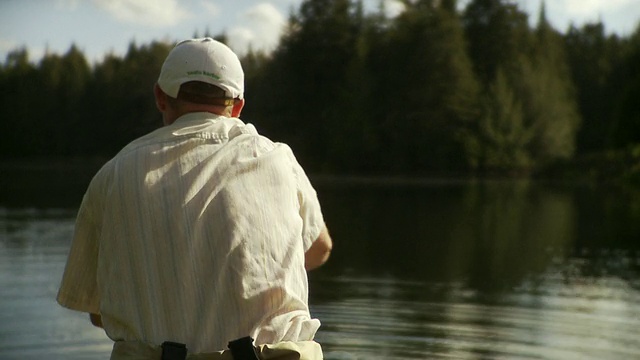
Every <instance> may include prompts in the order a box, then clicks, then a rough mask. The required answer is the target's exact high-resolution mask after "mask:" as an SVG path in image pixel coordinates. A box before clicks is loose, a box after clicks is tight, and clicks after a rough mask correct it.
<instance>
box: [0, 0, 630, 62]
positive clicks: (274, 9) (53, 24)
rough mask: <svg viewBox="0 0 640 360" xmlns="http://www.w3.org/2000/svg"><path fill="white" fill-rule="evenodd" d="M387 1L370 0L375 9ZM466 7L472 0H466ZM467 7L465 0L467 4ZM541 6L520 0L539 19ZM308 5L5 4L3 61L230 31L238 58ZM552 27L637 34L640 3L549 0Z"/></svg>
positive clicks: (189, 1) (0, 36) (271, 41)
mask: <svg viewBox="0 0 640 360" xmlns="http://www.w3.org/2000/svg"><path fill="white" fill-rule="evenodd" d="M380 1H381V0H365V1H364V2H365V6H366V7H367V8H369V9H375V8H377V7H378V4H379V2H380ZM382 1H385V3H386V9H387V10H388V12H389V13H390V15H393V14H397V13H398V12H400V11H402V5H401V4H400V3H398V2H397V1H396V0H382ZM467 1H468V0H467ZM467 1H464V0H462V1H461V5H463V4H464V3H466V2H467ZM540 1H541V0H518V1H517V2H518V4H519V5H520V7H521V8H522V9H524V10H525V11H526V12H528V13H529V14H531V16H532V17H533V18H534V19H535V18H536V14H537V12H538V9H539V6H540ZM301 2H302V0H271V1H261V0H224V1H223V0H0V61H2V62H4V60H5V59H6V55H7V53H9V52H10V51H11V50H14V49H16V48H18V47H21V46H25V47H26V48H27V49H28V50H29V54H30V58H31V59H32V61H38V60H39V59H40V58H41V57H42V55H43V54H45V52H46V51H49V52H54V53H60V54H61V53H64V52H66V51H67V50H68V49H69V47H70V46H71V44H72V43H75V44H76V45H77V46H78V47H79V48H80V49H81V50H82V51H83V52H84V53H85V55H87V57H88V59H89V61H91V62H96V61H100V60H101V59H102V57H103V56H104V54H105V53H108V52H113V53H115V54H118V55H122V54H124V53H125V52H126V49H127V47H128V45H129V43H130V42H131V41H132V40H135V41H136V42H137V43H138V44H146V43H148V42H150V41H152V40H168V41H175V40H179V39H183V38H189V37H192V36H193V35H194V33H196V32H198V33H199V34H203V33H204V32H205V31H207V30H208V31H209V32H210V33H211V34H214V35H216V34H218V33H221V32H223V31H224V32H226V33H227V35H228V36H229V39H230V46H231V47H232V48H233V49H234V50H236V51H237V52H239V53H243V52H245V51H246V49H247V48H248V46H249V45H251V46H252V47H253V48H255V49H265V50H269V49H272V48H273V47H274V46H275V45H276V44H277V40H278V38H279V36H280V33H281V31H282V28H283V25H284V24H285V23H286V20H287V18H288V16H289V14H290V12H291V10H292V9H294V10H295V9H297V8H298V6H299V5H300V3H301ZM546 7H547V15H548V18H549V20H550V21H551V23H552V24H553V25H554V26H555V27H556V28H557V29H559V30H561V31H564V30H566V29H567V27H568V26H569V24H570V23H574V24H577V25H581V24H584V23H585V22H593V21H597V20H599V19H602V21H603V22H604V23H605V26H606V29H607V31H608V32H615V33H618V34H620V35H628V34H630V33H632V32H633V31H634V30H635V28H636V26H637V24H638V22H639V21H640V0H547V1H546Z"/></svg>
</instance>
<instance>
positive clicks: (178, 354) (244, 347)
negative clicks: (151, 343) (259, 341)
mask: <svg viewBox="0 0 640 360" xmlns="http://www.w3.org/2000/svg"><path fill="white" fill-rule="evenodd" d="M228 346H229V349H230V350H231V356H233V360H259V358H258V353H257V352H256V348H255V347H254V346H253V339H252V338H251V336H245V337H243V338H240V339H236V340H233V341H230V342H229V345H228ZM186 358H187V345H185V344H181V343H176V342H172V341H165V342H163V343H162V358H161V359H162V360H185V359H186Z"/></svg>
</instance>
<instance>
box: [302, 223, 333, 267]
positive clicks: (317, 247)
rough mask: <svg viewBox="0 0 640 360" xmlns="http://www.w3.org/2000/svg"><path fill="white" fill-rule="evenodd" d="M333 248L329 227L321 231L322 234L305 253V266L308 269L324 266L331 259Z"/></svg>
mask: <svg viewBox="0 0 640 360" xmlns="http://www.w3.org/2000/svg"><path fill="white" fill-rule="evenodd" d="M332 248H333V241H332V240H331V236H329V230H327V227H326V226H325V228H324V229H323V230H322V231H321V232H320V235H319V236H318V238H317V239H316V241H314V242H313V244H312V245H311V247H310V248H309V250H307V252H306V253H305V254H304V267H305V269H306V270H307V271H309V270H313V269H316V268H318V267H320V266H322V265H323V264H324V263H326V262H327V260H328V259H329V255H331V249H332Z"/></svg>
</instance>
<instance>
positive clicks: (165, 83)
mask: <svg viewBox="0 0 640 360" xmlns="http://www.w3.org/2000/svg"><path fill="white" fill-rule="evenodd" d="M189 81H202V82H205V83H208V84H211V85H215V86H217V87H219V88H221V89H223V90H224V92H225V95H226V96H227V97H229V98H231V99H236V98H239V99H242V98H243V96H244V72H243V71H242V65H241V64H240V59H238V56H237V55H236V54H235V53H234V52H233V51H232V50H231V49H229V47H227V46H226V45H225V44H223V43H221V42H219V41H216V40H214V39H212V38H208V37H207V38H200V39H190V40H184V41H181V42H179V43H178V44H177V45H176V46H175V47H174V48H173V49H172V50H171V52H169V55H168V56H167V58H166V60H165V61H164V64H163V65H162V70H161V71H160V77H159V78H158V86H160V88H161V89H162V91H164V93H165V94H167V95H169V96H171V97H173V98H177V97H178V92H179V91H180V86H181V85H182V84H184V83H186V82H189Z"/></svg>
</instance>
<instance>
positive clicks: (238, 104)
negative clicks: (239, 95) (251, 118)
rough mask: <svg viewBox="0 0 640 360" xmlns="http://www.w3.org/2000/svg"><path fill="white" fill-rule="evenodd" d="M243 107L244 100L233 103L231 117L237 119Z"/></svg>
mask: <svg viewBox="0 0 640 360" xmlns="http://www.w3.org/2000/svg"><path fill="white" fill-rule="evenodd" d="M243 107H244V99H240V100H238V101H236V102H234V103H233V108H232V109H231V117H235V118H237V117H239V116H240V113H241V112H242V108H243Z"/></svg>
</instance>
